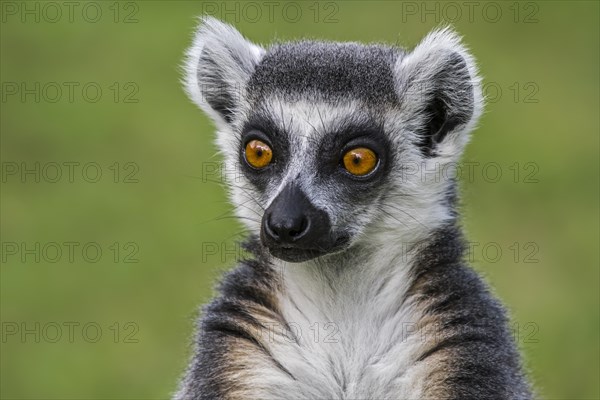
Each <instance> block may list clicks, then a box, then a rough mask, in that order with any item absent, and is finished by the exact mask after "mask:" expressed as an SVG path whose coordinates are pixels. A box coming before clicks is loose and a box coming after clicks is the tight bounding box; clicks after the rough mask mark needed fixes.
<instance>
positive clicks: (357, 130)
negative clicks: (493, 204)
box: [175, 18, 531, 400]
mask: <svg viewBox="0 0 600 400" xmlns="http://www.w3.org/2000/svg"><path fill="white" fill-rule="evenodd" d="M186 73H187V75H186V80H185V87H186V90H187V92H188V94H189V96H190V97H191V98H192V99H193V101H194V102H195V103H196V104H198V105H199V106H200V107H201V108H202V109H203V110H204V111H205V112H206V113H208V114H209V115H210V116H211V117H212V119H213V120H214V122H215V124H216V126H217V128H218V136H217V142H218V145H219V147H220V149H221V151H222V152H223V154H224V157H225V162H226V163H227V165H229V166H236V167H238V168H240V169H241V172H242V173H241V176H240V177H238V178H239V179H234V180H232V181H231V182H229V184H230V189H231V193H230V194H231V199H232V201H233V204H234V206H235V211H236V213H237V215H238V216H239V218H240V219H241V221H242V222H243V223H245V225H246V227H247V229H248V230H249V232H250V237H249V239H248V240H247V248H248V250H249V251H250V252H251V253H252V254H253V256H254V257H253V258H252V259H248V260H246V261H242V262H240V264H239V265H238V266H237V268H235V269H234V270H233V271H232V272H230V273H228V274H227V275H226V276H225V277H224V278H223V280H222V282H221V284H220V287H219V295H218V297H217V298H216V299H214V300H213V301H212V302H211V303H210V304H209V305H208V306H206V307H205V308H204V310H203V313H202V317H201V319H200V321H199V326H198V333H197V339H196V342H195V354H194V357H193V359H192V361H191V364H190V366H189V368H188V370H187V373H186V375H185V377H184V378H183V380H182V382H181V386H180V389H179V391H178V393H177V394H176V395H175V398H176V399H211V400H212V399H528V398H530V397H531V394H530V389H529V386H528V383H527V382H526V379H525V378H524V376H523V374H522V371H521V365H520V361H519V355H518V352H517V350H516V347H515V344H514V343H513V341H512V339H511V335H510V334H509V329H508V327H507V321H506V317H505V311H504V309H503V307H502V306H501V304H500V303H499V302H498V301H497V300H495V299H494V298H493V297H492V296H491V295H490V293H489V292H488V289H487V288H486V285H485V284H484V283H483V282H482V280H481V279H480V278H479V277H478V276H477V275H476V274H475V273H474V272H473V271H472V270H471V268H470V267H468V266H467V265H465V263H464V262H463V257H462V254H463V247H464V241H463V238H462V235H461V232H460V229H459V227H458V223H457V213H456V203H457V198H456V197H457V196H456V189H455V186H456V184H455V182H454V180H453V179H438V178H439V177H436V176H435V174H431V173H427V172H428V171H429V172H430V171H435V170H436V169H437V170H440V169H443V168H444V167H445V166H448V165H450V164H452V163H456V162H457V161H458V159H459V157H460V155H461V153H462V151H463V148H464V147H465V144H466V143H467V141H468V137H469V136H468V134H469V131H471V130H472V129H473V127H474V125H475V123H476V121H477V119H478V117H479V115H480V114H481V110H482V103H483V99H482V94H481V87H480V80H479V78H478V75H477V71H476V66H475V62H474V60H473V58H472V57H471V55H470V54H469V53H468V52H467V50H466V48H465V47H464V46H463V45H462V44H461V43H460V40H459V37H458V36H457V35H456V34H455V33H453V32H452V31H451V30H449V29H443V30H438V31H435V32H433V33H431V34H429V35H428V36H427V37H426V38H425V39H424V40H423V41H422V42H421V43H420V44H419V45H418V46H417V47H416V48H415V49H414V50H413V51H412V52H406V51H404V50H402V49H400V48H397V47H392V46H385V45H363V44H359V43H333V42H322V41H298V42H291V43H282V44H276V45H273V46H271V47H268V48H263V47H260V46H258V45H255V44H252V43H250V42H248V41H247V40H246V39H244V38H243V37H242V35H241V34H240V33H239V32H238V31H237V30H235V29H234V28H233V27H231V26H230V25H227V24H225V23H222V22H220V21H218V20H216V19H213V18H204V19H203V20H202V21H201V24H200V27H199V29H198V31H197V33H196V36H195V39H194V42H193V45H192V47H191V48H190V50H189V53H188V58H187V63H186ZM415 166H418V168H415ZM416 169H419V170H421V171H424V172H425V173H420V172H416Z"/></svg>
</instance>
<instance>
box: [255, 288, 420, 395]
mask: <svg viewBox="0 0 600 400" xmlns="http://www.w3.org/2000/svg"><path fill="white" fill-rule="evenodd" d="M304 294H305V295H308V296H294V295H292V296H288V297H284V298H282V299H281V307H282V310H281V311H282V315H283V317H284V320H285V323H283V324H282V323H273V324H271V325H270V327H269V329H270V332H269V338H268V340H267V349H268V352H269V353H270V355H271V357H272V359H273V360H274V362H273V368H276V369H278V370H282V369H283V370H285V374H280V373H277V374H276V375H277V376H278V377H279V378H277V379H278V383H277V385H273V386H272V387H273V392H272V393H270V394H271V395H273V397H279V396H280V395H282V396H283V397H287V398H289V396H292V397H297V398H334V399H357V398H418V397H419V393H420V387H421V385H420V382H421V376H425V374H424V371H423V368H422V367H421V366H420V365H419V364H418V363H417V362H416V360H417V358H418V355H419V352H420V349H421V347H422V340H420V338H419V337H417V336H415V335H412V333H414V331H415V326H416V324H417V323H418V321H419V319H420V318H421V315H420V313H419V312H418V311H417V310H416V309H415V308H414V307H412V306H407V305H403V304H400V303H398V302H395V301H394V300H396V299H397V298H396V297H392V298H389V299H381V298H377V299H373V300H372V301H370V302H369V301H366V302H364V301H360V299H354V300H352V301H351V300H348V301H340V299H333V298H328V297H327V296H326V295H325V296H322V295H321V296H316V293H313V294H314V295H315V296H314V297H313V296H310V293H304ZM322 294H323V293H322ZM359 297H360V296H359ZM357 300H358V301H357ZM267 368H268V367H267ZM279 372H280V371H279ZM269 373H273V371H268V370H265V371H262V372H261V374H264V375H267V374H269ZM264 375H263V376H264ZM284 391H289V392H288V393H287V395H283V392H284ZM267 397H268V396H267Z"/></svg>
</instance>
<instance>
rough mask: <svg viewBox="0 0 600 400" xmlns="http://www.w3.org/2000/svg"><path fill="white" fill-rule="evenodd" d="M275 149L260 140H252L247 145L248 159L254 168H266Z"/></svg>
mask: <svg viewBox="0 0 600 400" xmlns="http://www.w3.org/2000/svg"><path fill="white" fill-rule="evenodd" d="M272 158H273V150H271V148H270V147H269V145H268V144H266V143H265V142H262V141H260V140H256V139H255V140H251V141H249V142H248V144H247V145H246V161H248V164H250V165H251V166H253V167H254V168H264V167H266V166H267V165H269V164H270V163H271V159H272Z"/></svg>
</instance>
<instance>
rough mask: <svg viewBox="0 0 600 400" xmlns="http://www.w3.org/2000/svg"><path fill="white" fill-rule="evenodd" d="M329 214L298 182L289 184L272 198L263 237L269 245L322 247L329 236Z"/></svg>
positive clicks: (270, 246) (265, 219)
mask: <svg viewBox="0 0 600 400" xmlns="http://www.w3.org/2000/svg"><path fill="white" fill-rule="evenodd" d="M330 229H331V224H330V223H329V218H328V217H327V214H326V213H325V212H324V211H323V210H320V209H318V208H316V207H315V206H314V205H313V204H312V203H311V201H310V200H309V198H308V197H307V196H306V194H305V193H304V192H303V191H302V189H300V187H298V186H297V185H295V184H293V183H292V184H289V185H287V186H286V187H284V188H283V189H282V191H281V192H280V193H279V195H277V197H276V198H275V199H274V200H273V202H272V203H271V205H270V206H269V207H268V208H267V210H266V211H265V214H264V216H263V220H262V229H261V238H262V240H263V243H264V244H266V245H267V246H268V247H269V248H272V247H282V248H288V249H289V248H297V249H310V248H317V249H319V248H321V246H322V245H324V243H323V240H324V239H327V238H329V236H330V235H329V233H330V232H329V231H330Z"/></svg>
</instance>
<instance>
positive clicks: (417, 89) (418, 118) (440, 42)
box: [394, 28, 483, 157]
mask: <svg viewBox="0 0 600 400" xmlns="http://www.w3.org/2000/svg"><path fill="white" fill-rule="evenodd" d="M394 72H395V78H396V85H397V90H398V95H399V98H400V101H401V104H402V107H403V109H404V110H405V112H407V113H409V117H408V118H409V120H410V121H411V125H412V124H414V125H413V128H414V130H415V131H416V132H417V134H418V139H417V140H418V142H419V143H418V144H419V146H420V148H421V152H422V154H423V155H424V156H425V157H433V156H450V157H456V156H460V154H461V153H462V149H463V148H464V146H465V144H466V143H467V141H468V138H469V135H468V133H469V131H470V130H471V129H472V128H473V127H474V125H475V124H476V123H477V120H478V119H479V116H480V114H481V111H482V108H483V97H482V93H481V87H480V78H479V77H478V75H477V68H476V65H475V61H474V59H473V57H472V56H471V55H470V54H469V52H468V51H467V49H466V48H465V47H464V46H463V45H462V44H461V42H460V37H459V36H458V34H456V33H455V32H454V31H452V30H450V29H449V28H445V29H442V30H437V31H433V32H431V33H430V34H429V35H427V37H426V38H425V39H423V41H422V42H421V43H420V44H419V45H418V46H417V47H416V48H415V49H414V50H413V52H412V53H410V54H408V55H406V56H405V57H403V58H399V60H398V61H397V64H396V66H395V71H394Z"/></svg>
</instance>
